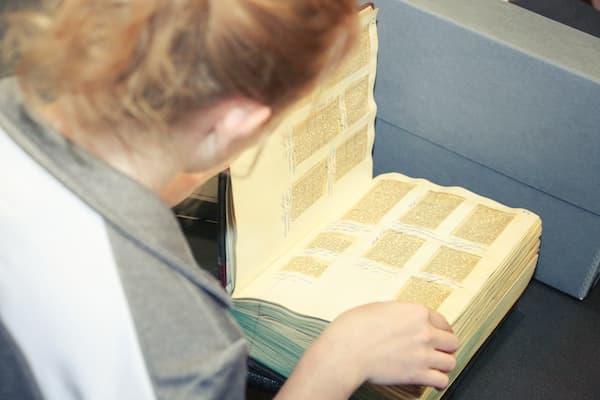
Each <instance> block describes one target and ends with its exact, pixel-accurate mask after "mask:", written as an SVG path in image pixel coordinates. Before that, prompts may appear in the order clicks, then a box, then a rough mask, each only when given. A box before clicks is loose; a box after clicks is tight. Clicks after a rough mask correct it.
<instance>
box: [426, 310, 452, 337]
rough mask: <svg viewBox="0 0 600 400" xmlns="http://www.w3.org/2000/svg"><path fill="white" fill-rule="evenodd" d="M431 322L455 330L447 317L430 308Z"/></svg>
mask: <svg viewBox="0 0 600 400" xmlns="http://www.w3.org/2000/svg"><path fill="white" fill-rule="evenodd" d="M429 322H431V324H432V325H433V326H435V327H436V328H438V329H442V330H444V331H448V332H453V330H452V327H451V326H450V324H449V323H448V321H447V320H446V318H445V317H444V316H443V315H442V314H440V313H439V312H437V311H435V310H429Z"/></svg>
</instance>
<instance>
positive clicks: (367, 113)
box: [231, 10, 377, 290]
mask: <svg viewBox="0 0 600 400" xmlns="http://www.w3.org/2000/svg"><path fill="white" fill-rule="evenodd" d="M375 17H376V12H374V11H373V10H370V11H368V12H363V13H362V14H361V20H362V27H363V31H362V36H361V41H360V46H358V50H357V52H356V53H354V54H353V55H352V57H349V59H348V61H347V62H345V63H344V64H343V65H342V67H341V69H340V70H339V71H337V72H336V73H334V74H333V76H332V77H331V78H329V79H328V81H326V82H324V83H323V84H322V85H319V87H318V90H316V91H315V92H314V93H312V94H311V95H310V96H309V97H307V98H306V99H303V100H302V101H301V102H299V103H298V104H297V105H296V106H295V107H293V108H292V109H291V110H290V111H289V113H288V114H286V116H285V118H283V120H282V122H281V123H280V125H279V126H278V127H277V128H276V129H275V131H274V132H272V133H271V134H270V135H269V136H268V139H267V140H266V142H264V143H263V144H261V145H260V146H257V147H255V148H253V149H251V150H249V151H247V152H246V153H244V154H243V155H242V156H241V157H240V158H239V160H237V161H236V162H235V163H234V164H233V165H232V166H231V176H232V190H233V198H234V201H233V203H234V204H233V205H234V210H235V220H236V222H235V225H236V231H237V242H236V250H235V251H236V254H235V258H236V290H239V289H240V288H242V287H244V286H245V285H247V284H248V283H249V282H250V281H251V280H252V279H254V278H255V277H256V276H257V275H258V274H259V273H260V272H262V271H263V270H264V269H265V268H266V267H267V266H268V265H270V263H271V262H273V260H275V259H276V258H277V257H279V256H281V255H282V254H283V253H284V252H285V251H286V250H288V249H289V248H291V246H292V245H293V244H294V243H295V242H297V241H298V240H301V239H303V238H305V237H306V236H307V235H308V234H309V233H310V231H311V230H314V229H316V228H318V227H319V226H321V225H323V224H326V223H327V221H331V218H332V217H331V216H332V215H333V214H335V212H336V211H337V210H338V209H339V208H340V207H347V206H349V205H351V204H352V203H353V202H354V201H355V200H356V199H357V198H358V197H359V196H360V193H361V192H362V191H364V190H365V189H366V188H367V187H368V185H369V184H370V181H371V178H372V173H373V172H372V170H373V167H372V158H371V149H372V146H373V138H374V121H375V114H376V105H375V101H374V99H373V87H374V84H375V72H376V56H377V34H376V26H375Z"/></svg>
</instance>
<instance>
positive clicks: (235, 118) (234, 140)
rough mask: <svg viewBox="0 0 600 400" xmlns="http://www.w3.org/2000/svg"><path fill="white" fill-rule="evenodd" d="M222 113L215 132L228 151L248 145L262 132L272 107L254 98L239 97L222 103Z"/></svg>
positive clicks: (215, 126)
mask: <svg viewBox="0 0 600 400" xmlns="http://www.w3.org/2000/svg"><path fill="white" fill-rule="evenodd" d="M221 107H222V109H221V111H222V112H221V113H218V114H219V116H220V117H219V118H218V120H217V121H216V123H215V125H214V133H215V134H216V135H217V137H218V138H219V142H221V145H222V146H223V147H221V146H219V147H221V149H222V150H225V149H227V150H226V153H230V152H232V151H233V152H236V151H240V150H243V149H240V147H244V148H245V147H248V146H250V145H251V144H252V143H254V141H256V140H257V139H258V138H259V137H260V134H261V128H262V127H263V126H264V125H265V124H266V122H267V121H268V120H269V118H270V117H271V108H270V107H268V106H265V105H264V104H261V103H259V102H257V101H254V100H249V99H245V98H237V99H235V100H231V101H227V102H225V103H223V104H222V105H221Z"/></svg>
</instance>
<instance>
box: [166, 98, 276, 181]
mask: <svg viewBox="0 0 600 400" xmlns="http://www.w3.org/2000/svg"><path fill="white" fill-rule="evenodd" d="M270 117H271V108H270V107H268V106H265V105H264V104H261V103H259V102H257V101H254V100H249V99H246V98H243V97H236V98H232V99H228V100H224V101H222V102H220V103H218V104H216V105H214V106H212V107H211V108H210V109H208V110H207V109H205V110H200V111H198V112H197V113H195V114H193V115H192V116H191V117H190V118H189V119H188V123H187V124H185V125H184V127H183V128H182V130H181V132H185V134H184V135H183V136H179V135H177V136H176V137H177V138H180V137H184V139H183V140H181V141H179V142H178V146H177V147H178V148H179V154H180V156H181V157H180V159H181V160H182V161H183V165H184V170H185V171H186V172H199V171H207V170H213V169H215V168H225V167H226V166H227V164H228V163H229V162H230V161H231V160H232V159H233V158H235V157H237V156H238V155H239V154H240V153H241V152H242V151H243V150H245V149H246V148H248V147H250V146H251V145H253V144H254V143H255V142H256V141H257V140H258V139H259V138H260V136H261V133H262V131H263V129H261V128H262V127H263V126H264V125H265V124H266V123H267V122H268V121H269V119H270Z"/></svg>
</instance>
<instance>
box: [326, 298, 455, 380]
mask: <svg viewBox="0 0 600 400" xmlns="http://www.w3.org/2000/svg"><path fill="white" fill-rule="evenodd" d="M327 336H329V337H327ZM323 339H324V340H327V341H328V342H330V343H336V344H335V345H334V346H336V347H337V349H338V351H341V352H342V358H345V359H347V362H348V364H342V365H341V366H340V367H341V368H344V367H347V366H354V367H355V368H356V373H358V375H357V376H356V377H355V378H354V379H355V380H357V381H359V384H360V383H362V382H363V381H369V382H371V383H376V384H384V385H391V384H417V385H425V386H433V387H435V388H437V389H443V388H445V387H446V386H447V385H448V375H447V374H448V372H450V371H451V370H452V369H454V367H455V366H456V360H455V358H454V356H453V353H454V352H455V351H456V350H457V348H458V338H457V337H456V336H455V335H454V334H453V333H452V328H451V327H450V325H449V324H448V322H447V321H446V319H445V318H444V317H443V316H442V315H441V314H439V313H437V312H436V311H433V310H430V309H428V308H426V307H424V306H421V305H417V304H411V303H400V302H395V301H393V302H384V303H373V304H367V305H365V306H361V307H358V308H355V309H352V310H350V311H348V312H346V313H344V314H342V315H341V316H340V317H339V318H337V319H336V320H335V321H333V323H332V324H331V325H330V326H329V327H328V329H327V330H326V331H325V332H324V334H323ZM344 353H345V355H344Z"/></svg>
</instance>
